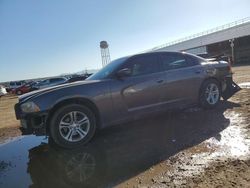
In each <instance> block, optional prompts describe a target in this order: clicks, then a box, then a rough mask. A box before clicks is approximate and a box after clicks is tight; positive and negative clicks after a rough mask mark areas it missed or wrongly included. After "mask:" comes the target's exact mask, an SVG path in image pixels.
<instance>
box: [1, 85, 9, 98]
mask: <svg viewBox="0 0 250 188" xmlns="http://www.w3.org/2000/svg"><path fill="white" fill-rule="evenodd" d="M6 94H7V91H6V89H5V87H4V86H2V85H0V97H1V96H3V95H6Z"/></svg>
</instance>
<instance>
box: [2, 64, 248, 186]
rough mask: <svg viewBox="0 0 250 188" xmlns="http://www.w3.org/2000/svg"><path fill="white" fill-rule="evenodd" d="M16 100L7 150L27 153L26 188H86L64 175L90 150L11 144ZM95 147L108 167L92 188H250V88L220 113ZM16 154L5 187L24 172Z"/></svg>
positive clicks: (120, 132)
mask: <svg viewBox="0 0 250 188" xmlns="http://www.w3.org/2000/svg"><path fill="white" fill-rule="evenodd" d="M233 72H234V80H235V82H236V83H238V84H240V83H246V82H250V66H240V67H234V68H233ZM16 102H17V98H16V97H15V96H5V97H2V98H0V152H1V150H2V154H3V153H8V152H10V153H12V154H11V155H13V156H14V154H13V153H14V152H13V151H14V150H16V149H15V148H16V147H17V145H18V147H21V148H24V149H23V151H24V152H23V153H24V154H20V153H22V152H20V151H18V154H17V156H18V157H17V158H22V157H23V158H24V160H23V161H24V162H23V165H21V166H22V168H24V171H25V172H24V174H26V175H28V176H29V177H30V178H28V180H27V185H31V184H32V187H53V186H54V187H55V186H59V187H83V186H82V185H83V182H82V181H83V180H82V179H81V181H80V182H81V184H80V185H81V186H79V184H75V180H74V184H71V183H70V186H68V183H69V182H68V181H69V180H68V179H67V178H66V180H65V177H66V175H67V176H68V175H69V174H67V173H66V175H65V174H64V171H63V170H61V169H63V168H65V166H67V165H66V164H67V162H68V161H70V159H71V158H73V159H74V160H73V161H75V160H76V159H75V157H76V156H78V155H79V154H81V155H82V153H83V151H80V153H79V152H78V151H77V152H76V153H74V152H71V153H70V154H69V153H67V152H66V151H61V152H59V151H58V150H55V149H53V148H51V146H50V145H49V144H41V139H40V138H35V137H25V138H24V139H22V138H20V139H19V140H17V141H13V142H10V144H8V142H9V140H10V139H13V140H15V139H16V138H19V137H17V136H20V135H21V132H20V131H19V122H18V121H16V120H15V114H14V109H13V106H14V104H15V103H16ZM142 127H143V128H142ZM138 135H139V136H138ZM6 140H7V141H6ZM14 143H16V144H15V145H14ZM17 143H18V144H17ZM27 143H32V144H27ZM1 144H2V146H1ZM39 144H40V145H39ZM27 145H28V146H27ZM22 146H23V147H22ZM26 147H29V148H27V149H25V148H26ZM1 148H2V149H1ZM13 148H14V149H13ZM88 148H91V151H90V153H91V154H92V155H93V158H96V159H98V160H100V161H102V163H100V164H96V166H95V167H96V168H97V169H98V170H95V172H94V173H93V178H92V179H91V178H89V179H86V181H88V184H87V185H88V186H87V187H250V157H249V156H250V155H249V154H250V88H247V87H246V88H243V89H242V90H241V91H240V92H238V93H237V94H236V95H234V96H233V97H232V98H230V99H229V101H228V102H223V103H222V104H221V105H219V106H218V107H217V108H216V109H214V110H210V111H204V110H201V109H199V108H192V109H188V110H186V111H184V112H180V113H176V114H169V115H168V116H166V115H165V116H164V115H163V116H162V115H161V116H156V117H153V118H151V119H146V120H140V121H138V122H133V123H130V125H125V126H117V127H114V128H111V130H104V131H103V132H102V133H100V134H98V135H97V137H96V139H94V141H93V142H91V143H90V146H89V147H88ZM93 148H94V149H93ZM96 148H98V149H96ZM4 151H6V152H4ZM27 151H28V153H29V155H28V156H27V154H26V153H27ZM86 151H88V149H86V150H84V152H86ZM13 156H10V155H8V154H6V155H5V156H0V187H1V185H3V186H4V185H12V184H10V182H11V178H15V177H12V175H13V174H15V173H14V172H16V173H17V172H21V170H20V169H22V168H21V167H20V169H19V167H18V165H16V166H15V163H16V161H15V160H12V159H10V158H11V157H12V158H13ZM56 156H57V157H56ZM62 156H63V157H62ZM65 156H67V157H65ZM100 156H101V159H100ZM104 156H105V157H104ZM85 157H86V156H85ZM65 158H66V160H64V159H65ZM20 160H21V159H20ZM21 161H22V160H21ZM21 161H18V163H16V164H19V163H21ZM27 161H28V162H27ZM26 166H27V167H26ZM6 169H7V170H6ZM53 170H55V171H53ZM26 171H27V173H26ZM1 172H2V174H3V175H2V177H3V178H2V179H1ZM52 172H53V175H49V174H50V173H52ZM8 173H9V174H8ZM58 174H60V175H58ZM52 176H53V178H51V177H52ZM41 177H43V178H41ZM57 177H58V178H57ZM8 178H9V179H10V180H9V179H8ZM30 179H31V180H30ZM40 179H42V180H40ZM30 181H31V182H30ZM64 181H67V182H66V184H67V186H65V184H63V185H62V184H61V183H62V182H64ZM97 181H98V184H97ZM59 182H60V183H59ZM70 182H71V181H70ZM1 183H2V184H1ZM85 183H86V182H85ZM24 185H25V184H24ZM35 185H36V186H35ZM72 185H74V186H72ZM90 185H91V186H90ZM10 187H11V186H10ZM23 187H25V186H23Z"/></svg>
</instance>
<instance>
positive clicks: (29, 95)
mask: <svg viewBox="0 0 250 188" xmlns="http://www.w3.org/2000/svg"><path fill="white" fill-rule="evenodd" d="M100 81H101V80H84V81H77V82H73V83H67V84H61V85H58V86H53V87H48V88H44V89H39V90H36V91H32V92H29V93H26V94H23V95H21V96H19V97H18V99H19V102H20V103H23V102H25V101H27V100H29V99H31V98H34V97H37V96H39V95H42V94H44V93H48V92H51V91H55V90H60V89H62V88H68V87H75V86H79V85H87V84H94V83H96V82H100Z"/></svg>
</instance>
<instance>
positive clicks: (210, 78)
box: [199, 77, 222, 96]
mask: <svg viewBox="0 0 250 188" xmlns="http://www.w3.org/2000/svg"><path fill="white" fill-rule="evenodd" d="M208 80H215V81H216V82H218V83H219V86H220V89H221V88H222V83H221V81H220V80H219V79H218V78H216V77H207V78H205V79H204V80H203V81H202V82H201V85H200V89H199V96H200V94H201V91H202V86H203V84H204V83H205V82H206V81H208Z"/></svg>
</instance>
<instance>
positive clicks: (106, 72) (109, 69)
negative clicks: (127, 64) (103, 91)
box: [86, 57, 128, 80]
mask: <svg viewBox="0 0 250 188" xmlns="http://www.w3.org/2000/svg"><path fill="white" fill-rule="evenodd" d="M127 59H128V57H123V58H119V59H116V60H114V61H112V62H110V63H109V64H108V65H106V66H105V67H103V68H102V69H101V70H99V71H98V72H97V73H95V74H93V75H91V76H90V77H88V78H87V79H86V80H102V79H105V78H108V77H109V76H110V75H111V74H112V73H113V72H114V70H116V69H117V68H118V67H119V66H120V65H121V64H122V63H123V62H124V61H125V60H127Z"/></svg>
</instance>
